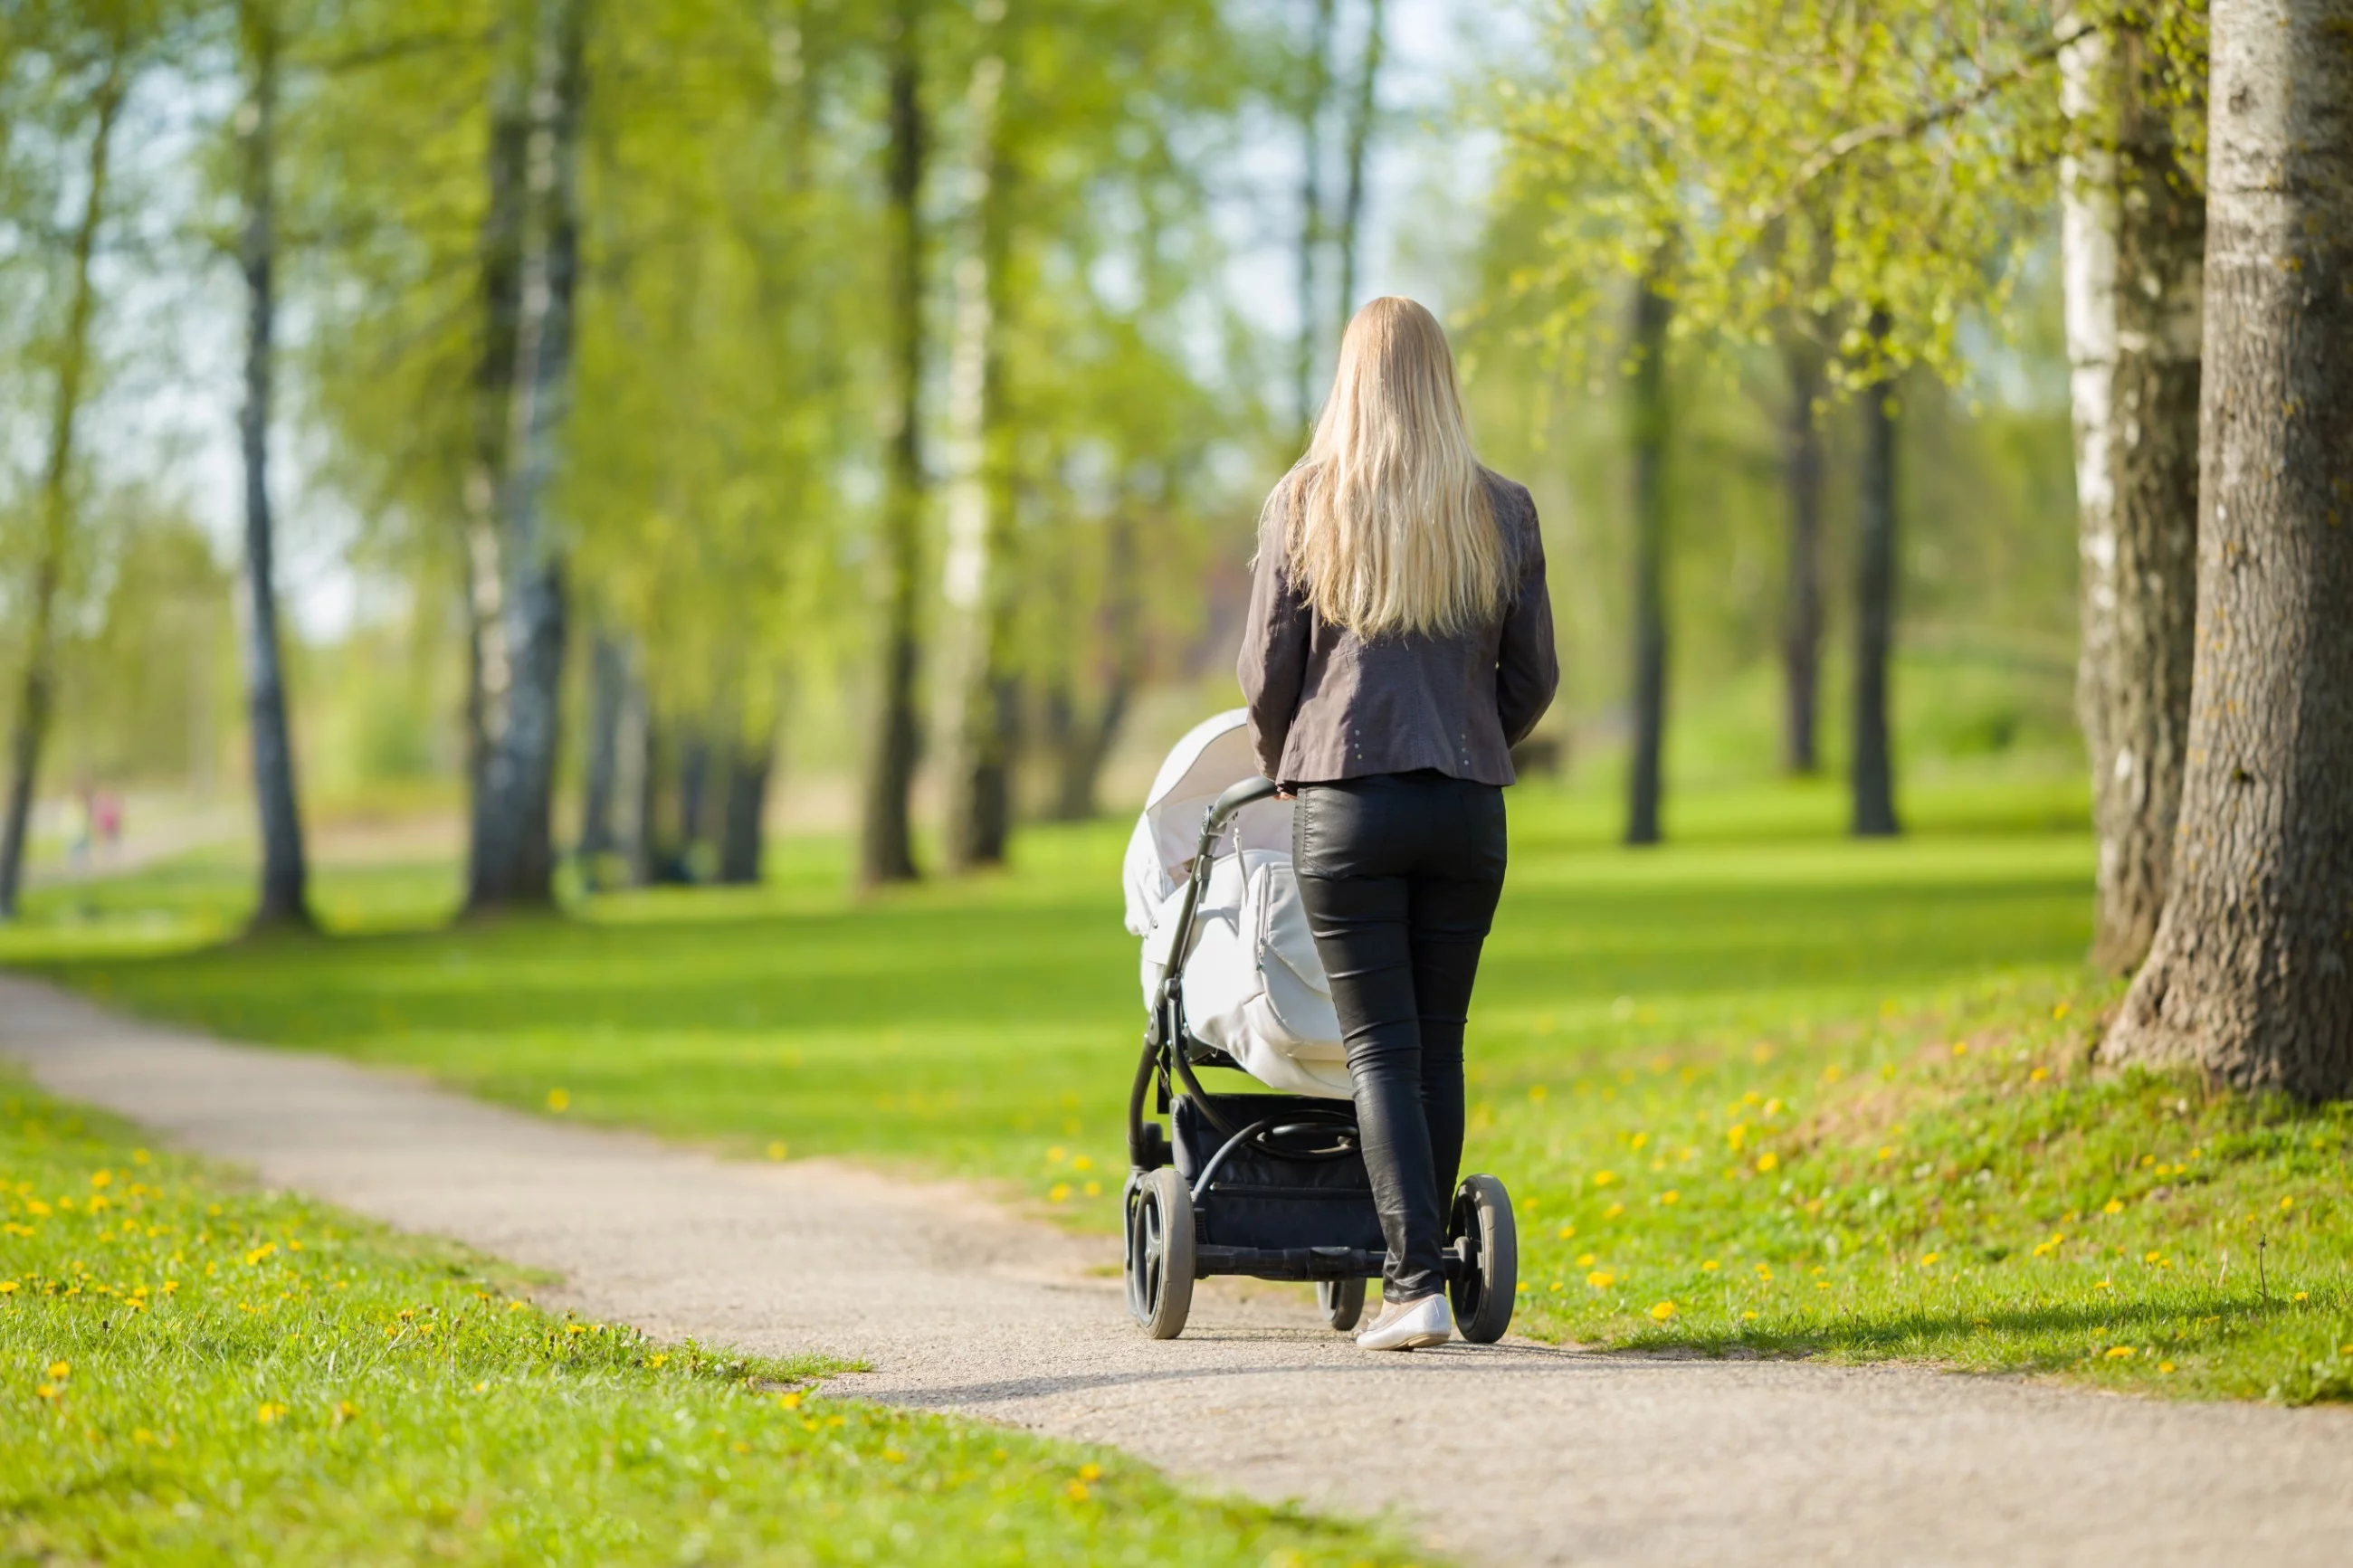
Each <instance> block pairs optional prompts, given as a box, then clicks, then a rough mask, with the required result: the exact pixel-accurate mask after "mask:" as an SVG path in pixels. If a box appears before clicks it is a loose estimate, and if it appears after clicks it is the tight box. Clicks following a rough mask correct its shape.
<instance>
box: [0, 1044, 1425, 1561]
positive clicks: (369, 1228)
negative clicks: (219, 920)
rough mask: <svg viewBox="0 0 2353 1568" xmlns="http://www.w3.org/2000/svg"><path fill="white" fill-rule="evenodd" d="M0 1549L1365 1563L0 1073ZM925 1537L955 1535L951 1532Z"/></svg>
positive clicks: (1343, 1547) (1321, 1533)
mask: <svg viewBox="0 0 2353 1568" xmlns="http://www.w3.org/2000/svg"><path fill="white" fill-rule="evenodd" d="M0 1110H5V1121H0V1211H4V1212H5V1216H6V1217H5V1242H0V1558H5V1560H7V1561H10V1562H26V1563H84V1562H100V1561H111V1562H126V1563H221V1562H236V1563H418V1562H431V1561H440V1560H445V1559H449V1558H461V1559H463V1560H465V1561H468V1562H474V1563H534V1564H540V1563H580V1564H603V1563H680V1562H719V1563H727V1562H748V1561H757V1562H761V1563H857V1562H878V1561H879V1562H892V1561H899V1562H904V1561H909V1560H912V1559H915V1558H922V1559H924V1560H929V1561H934V1562H937V1561H948V1560H954V1561H956V1562H960V1563H1201V1564H1211V1563H1217V1564H1229V1563H1230V1564H1242V1563H1250V1564H1257V1563H1268V1562H1283V1563H1368V1562H1371V1561H1373V1560H1375V1559H1376V1558H1378V1559H1380V1560H1383V1561H1394V1557H1393V1556H1392V1555H1391V1554H1390V1552H1389V1551H1388V1548H1387V1547H1385V1545H1384V1543H1383V1542H1381V1541H1380V1540H1379V1539H1378V1538H1377V1537H1375V1536H1372V1535H1370V1534H1369V1533H1367V1532H1366V1531H1362V1530H1360V1529H1357V1528H1355V1527H1351V1526H1345V1525H1335V1524H1326V1523H1320V1522H1317V1521H1313V1520H1309V1519H1305V1518H1302V1517H1299V1516H1296V1515H1294V1514H1293V1513H1290V1512H1288V1511H1284V1510H1268V1509H1264V1508H1260V1507H1256V1506H1251V1505H1246V1504H1240V1503H1231V1502H1223V1501H1217V1500H1201V1499H1199V1498H1193V1497H1187V1496H1184V1495H1181V1494H1179V1493H1177V1492H1176V1490H1174V1489H1172V1488H1170V1487H1169V1486H1168V1485H1167V1484H1166V1482H1164V1481H1163V1480H1161V1479H1159V1478H1158V1477H1156V1476H1155V1474H1154V1473H1153V1472H1151V1471H1150V1470H1148V1469H1146V1468H1144V1467H1142V1466H1139V1465H1136V1464H1134V1463H1133V1462H1129V1461H1125V1460H1123V1459H1121V1458H1118V1457H1117V1456H1115V1455H1112V1454H1108V1453H1104V1452H1101V1451H1097V1450H1092V1449H1085V1448H1081V1447H1074V1446H1071V1445H1068V1444H1061V1443H1052V1442H1046V1441H1042V1440H1039V1439H1037V1438H1033V1437H1029V1436H1022V1435H1019V1434H1016V1433H1012V1432H1008V1431H1004V1430H999V1429H997V1428H992V1427H987V1426H978V1425H976V1424H973V1423H969V1422H962V1421H952V1420H947V1419H944V1418H940V1417H936V1416H930V1415H914V1414H910V1413H907V1412H903V1411H893V1410H889V1409H885V1408H881V1407H879V1406H875V1405H866V1404H862V1403H859V1402H854V1401H845V1400H833V1399H826V1398H820V1397H815V1396H812V1395H810V1394H806V1393H804V1392H803V1391H802V1386H801V1385H802V1384H805V1383H806V1382H807V1379H809V1378H810V1377H812V1376H813V1375H816V1374H818V1373H823V1372H827V1371H830V1370H839V1369H838V1368H836V1367H831V1366H828V1364H827V1363H821V1362H818V1361H814V1360H807V1361H797V1362H777V1361H767V1360H754V1359H745V1358H742V1357H737V1356H733V1355H729V1354H723V1353H720V1354H714V1353H712V1352H704V1351H702V1350H698V1349H696V1348H695V1347H693V1346H691V1345H687V1346H663V1345H658V1344H655V1343H653V1342H649V1341H648V1340H646V1339H644V1338H643V1337H641V1336H639V1335H638V1334H636V1333H634V1332H632V1331H628V1330H627V1329H623V1328H618V1327H615V1326H613V1325H608V1324H603V1323H589V1322H581V1321H575V1320H572V1319H569V1318H555V1317H551V1316H549V1315H548V1314H546V1313H543V1312H541V1311H539V1310H535V1309H533V1308H532V1307H531V1306H529V1305H528V1304H527V1303H526V1302H525V1301H523V1300H522V1299H521V1298H520V1297H518V1296H517V1295H515V1294H514V1290H515V1288H516V1286H515V1282H514V1281H513V1280H512V1279H509V1278H507V1277H506V1276H505V1275H504V1274H503V1273H502V1271H501V1266H500V1265H498V1264H497V1263H495V1262H491V1261H488V1260H484V1259H481V1258H475V1257H472V1256H470V1255H468V1254H466V1253H463V1252H460V1251H459V1250H457V1249H455V1248H453V1247H448V1246H444V1245H439V1244H436V1243H432V1242H426V1241H418V1240H415V1239H412V1238H406V1237H397V1236H394V1235H392V1234H390V1233H388V1232H386V1231H385V1230H383V1229H381V1228H379V1227H377V1226H373V1225H370V1224H368V1223H366V1222H364V1221H360V1220H355V1219H353V1218H352V1217H350V1216H348V1215H342V1214H338V1213H337V1212H335V1211H334V1210H332V1209H330V1208H327V1207H324V1206H322V1205H317V1204H312V1203H309V1202H307V1201H304V1200H302V1199H301V1198H298V1197H293V1196H288V1195H283V1194H269V1193H259V1192H255V1191H252V1190H250V1189H248V1188H247V1187H244V1186H242V1185H240V1184H237V1183H236V1182H234V1181H231V1180H228V1179H227V1178H225V1177H224V1176H223V1175H222V1174H221V1173H218V1172H216V1171H214V1170H212V1169H210V1168H208V1167H206V1166H204V1165H202V1164H199V1163H194V1162H191V1161H188V1160H185V1159H180V1158H176V1157H174V1156H172V1155H169V1154H163V1153H156V1154H150V1153H149V1152H146V1151H145V1150H142V1149H136V1148H134V1147H132V1138H133V1136H134V1135H133V1134H132V1132H131V1131H129V1130H127V1129H124V1128H122V1127H121V1126H118V1125H116V1124H114V1123H112V1122H111V1121H106V1120H105V1119H103V1118H100V1117H96V1116H89V1115H84V1114H81V1113H78V1112H76V1111H73V1110H70V1109H69V1108H66V1107H61V1106H59V1105H58V1103H56V1102H55V1101H52V1100H47V1099H45V1098H43V1097H42V1096H40V1095H38V1094H37V1093H35V1092H33V1091H31V1090H29V1089H25V1088H22V1087H21V1086H17V1085H14V1084H9V1085H5V1086H0ZM947 1543H953V1544H947Z"/></svg>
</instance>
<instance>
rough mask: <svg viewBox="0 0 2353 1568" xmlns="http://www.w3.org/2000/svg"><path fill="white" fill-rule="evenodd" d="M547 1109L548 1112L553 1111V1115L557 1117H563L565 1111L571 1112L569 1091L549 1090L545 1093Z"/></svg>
mask: <svg viewBox="0 0 2353 1568" xmlns="http://www.w3.org/2000/svg"><path fill="white" fill-rule="evenodd" d="M547 1109H548V1110H553V1111H554V1112H555V1114H557V1115H558V1116H561V1115H563V1114H564V1113H565V1111H567V1110H571V1109H572V1095H571V1092H570V1091H569V1090H567V1089H549V1090H548V1091H547Z"/></svg>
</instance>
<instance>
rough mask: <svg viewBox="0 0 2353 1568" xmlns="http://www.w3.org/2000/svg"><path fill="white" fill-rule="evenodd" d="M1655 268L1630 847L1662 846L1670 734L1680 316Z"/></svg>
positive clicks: (1641, 360) (1639, 394)
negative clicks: (1673, 320) (1671, 327)
mask: <svg viewBox="0 0 2353 1568" xmlns="http://www.w3.org/2000/svg"><path fill="white" fill-rule="evenodd" d="M1660 267H1661V264H1656V263H1654V264H1653V267H1652V270H1651V274H1650V275H1649V276H1647V277H1645V278H1644V279H1642V282H1641V288H1640V289H1639V290H1638V291H1637V293H1636V294H1635V296H1634V332H1633V343H1632V349H1633V357H1634V377H1633V387H1632V392H1633V400H1632V407H1631V410H1630V413H1631V418H1630V421H1629V423H1630V430H1629V436H1630V439H1631V441H1632V444H1633V449H1634V473H1633V491H1634V494H1633V500H1634V583H1633V589H1634V594H1633V598H1634V606H1633V608H1634V672H1633V673H1634V691H1633V699H1634V715H1633V716H1634V736H1633V741H1634V750H1633V755H1632V758H1631V760H1630V763H1629V765H1628V768H1627V774H1626V842H1627V843H1629V844H1656V843H1657V842H1659V837H1660V831H1659V802H1660V796H1661V794H1662V784H1663V774H1662V758H1663V753H1664V751H1665V746H1666V731H1667V586H1666V579H1667V440H1668V436H1669V418H1670V414H1671V410H1670V408H1669V405H1668V390H1667V323H1668V321H1669V318H1670V316H1671V314H1672V310H1673V309H1674V307H1673V304H1672V302H1671V301H1670V300H1668V298H1667V296H1666V294H1665V292H1664V290H1663V289H1662V286H1661V281H1660Z"/></svg>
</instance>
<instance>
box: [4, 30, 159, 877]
mask: <svg viewBox="0 0 2353 1568" xmlns="http://www.w3.org/2000/svg"><path fill="white" fill-rule="evenodd" d="M111 45H112V47H111V48H110V50H109V52H108V55H107V60H106V75H105V76H104V77H103V78H102V79H100V82H99V86H98V91H97V95H96V97H95V98H94V99H93V100H92V104H91V107H92V111H93V113H94V115H95V117H96V119H95V123H94V124H93V126H92V128H91V131H90V162H89V165H88V171H89V172H88V178H87V180H86V182H85V184H84V185H83V188H82V203H81V216H80V218H79V221H78V222H77V223H76V224H75V226H74V237H73V260H72V269H73V282H72V292H71V295H70V297H69V302H68V304H67V306H66V320H65V333H64V340H63V342H62V343H61V345H60V348H59V352H58V383H57V395H56V397H55V399H54V401H52V402H51V404H50V405H49V441H48V451H47V458H46V461H45V462H44V464H43V467H42V469H41V490H40V517H41V531H40V535H39V542H38V549H39V552H40V553H39V555H38V556H37V559H36V561H35V563H34V567H33V584H32V593H31V596H30V602H31V609H32V614H31V624H30V625H29V626H27V628H26V637H25V649H26V651H25V683H24V689H23V690H22V692H21V693H20V695H19V696H18V698H17V701H16V729H15V733H14V734H13V735H12V736H11V737H10V741H9V747H8V802H7V807H6V816H5V819H0V920H14V919H15V918H16V906H17V899H18V896H19V894H20V892H21V891H22V889H23V885H24V876H25V842H26V833H27V831H28V829H29V827H30V826H31V822H32V815H33V794H34V791H35V790H36V788H37V786H38V784H39V783H40V773H41V743H42V742H43V741H45V740H46V739H47V736H48V727H49V718H50V711H51V709H52V708H53V707H54V705H55V704H56V701H57V663H56V661H57V647H56V643H57V602H58V590H59V589H60V588H61V587H62V586H63V585H64V582H65V572H66V552H67V549H68V546H69V542H70V540H71V538H72V534H73V528H74V517H73V452H74V429H75V426H76V424H77V423H78V421H79V419H80V416H81V409H82V401H83V385H82V383H83V378H84V376H85V374H87V373H88V371H89V368H90V322H91V319H92V318H93V317H94V316H95V315H96V314H97V310H98V289H97V285H96V283H95V281H94V279H92V278H91V276H90V261H91V258H92V255H93V254H94V252H95V251H96V249H97V245H98V227H99V224H100V222H101V221H102V220H103V219H104V217H105V216H106V185H107V175H108V174H109V172H110V170H111V155H112V153H113V150H114V128H115V123H116V121H117V119H118V118H119V117H120V115H121V110H122V99H123V94H124V93H125V91H126V90H128V88H129V85H130V84H129V83H128V82H127V81H126V80H124V68H125V65H126V61H125V58H124V57H125V55H126V54H127V53H128V52H129V42H128V40H127V39H125V38H124V37H121V36H120V35H119V34H118V35H117V36H116V37H115V38H114V39H113V40H111Z"/></svg>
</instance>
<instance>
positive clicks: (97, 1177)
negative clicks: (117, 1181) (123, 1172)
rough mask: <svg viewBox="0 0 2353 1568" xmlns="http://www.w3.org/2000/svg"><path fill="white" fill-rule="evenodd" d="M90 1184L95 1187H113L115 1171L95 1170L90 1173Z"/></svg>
mask: <svg viewBox="0 0 2353 1568" xmlns="http://www.w3.org/2000/svg"><path fill="white" fill-rule="evenodd" d="M113 1184H114V1173H113V1172H111V1171H93V1172H92V1173H90V1185H91V1186H93V1187H111V1186H112V1185H113Z"/></svg>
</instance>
